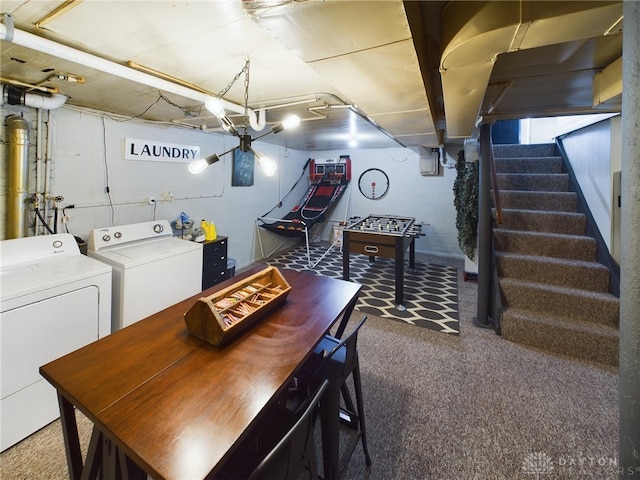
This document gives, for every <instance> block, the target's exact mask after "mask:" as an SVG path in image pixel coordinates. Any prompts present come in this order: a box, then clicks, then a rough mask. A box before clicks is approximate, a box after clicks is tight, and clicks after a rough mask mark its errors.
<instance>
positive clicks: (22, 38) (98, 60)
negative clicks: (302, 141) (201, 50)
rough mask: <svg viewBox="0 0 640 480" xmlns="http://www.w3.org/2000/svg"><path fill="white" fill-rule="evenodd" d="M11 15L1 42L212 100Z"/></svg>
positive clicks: (231, 106) (235, 108) (0, 30)
mask: <svg viewBox="0 0 640 480" xmlns="http://www.w3.org/2000/svg"><path fill="white" fill-rule="evenodd" d="M7 15H8V14H7ZM7 15H5V23H0V40H6V41H8V42H12V43H14V44H16V45H21V46H23V47H26V48H30V49H32V50H35V51H37V52H41V53H46V54H47V55H53V56H54V57H57V58H61V59H63V60H67V61H70V62H75V63H79V64H80V65H83V66H85V67H89V68H93V69H95V70H99V71H101V72H104V73H108V74H110V75H115V76H118V77H120V78H124V79H126V80H131V81H132V82H136V83H140V84H143V85H147V86H148V87H152V88H157V89H158V90H163V91H165V92H170V93H174V94H176V95H180V96H181V97H184V98H190V99H191V100H196V101H198V102H202V103H205V102H206V101H207V100H208V99H210V98H211V95H207V94H206V93H202V92H199V91H197V90H193V89H192V88H187V87H184V86H182V85H178V84H176V83H173V82H169V81H167V80H164V79H162V78H158V77H155V76H153V75H149V74H147V73H144V72H139V71H137V70H134V69H133V68H130V67H126V66H124V65H120V64H118V63H114V62H111V61H109V60H105V59H104V58H102V57H98V56H96V55H92V54H90V53H86V52H83V51H81V50H77V49H75V48H71V47H68V46H66V45H63V44H61V43H57V42H54V41H52V40H49V39H47V38H44V37H39V36H37V35H33V34H31V33H29V32H25V31H23V30H19V29H17V28H13V24H12V21H10V22H9V23H8V24H7ZM220 101H221V102H222V103H223V106H224V108H225V110H229V111H232V112H236V113H242V114H244V111H245V109H244V106H243V105H238V104H235V103H232V102H229V101H228V100H225V99H223V98H221V99H220ZM248 115H249V118H250V120H251V119H253V120H252V121H255V122H256V126H257V127H259V123H260V122H259V119H258V118H257V116H256V112H255V111H253V110H251V109H249V111H248Z"/></svg>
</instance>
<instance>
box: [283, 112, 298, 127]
mask: <svg viewBox="0 0 640 480" xmlns="http://www.w3.org/2000/svg"><path fill="white" fill-rule="evenodd" d="M298 125H300V117H299V116H298V115H289V116H288V117H287V118H285V119H284V120H283V121H282V128H284V129H285V130H288V129H290V128H295V127H297V126H298Z"/></svg>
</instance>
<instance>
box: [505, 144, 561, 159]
mask: <svg viewBox="0 0 640 480" xmlns="http://www.w3.org/2000/svg"><path fill="white" fill-rule="evenodd" d="M557 154H558V152H557V150H556V144H555V143H538V144H533V145H524V144H519V143H518V144H499V145H494V146H493V155H494V157H496V158H504V157H552V156H554V155H557Z"/></svg>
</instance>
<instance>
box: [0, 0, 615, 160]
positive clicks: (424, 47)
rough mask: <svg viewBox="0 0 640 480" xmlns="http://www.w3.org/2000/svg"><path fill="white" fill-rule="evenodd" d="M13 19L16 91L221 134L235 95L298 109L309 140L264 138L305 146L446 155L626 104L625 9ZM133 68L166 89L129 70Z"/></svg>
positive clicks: (530, 6)
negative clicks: (482, 139)
mask: <svg viewBox="0 0 640 480" xmlns="http://www.w3.org/2000/svg"><path fill="white" fill-rule="evenodd" d="M0 9H1V10H2V13H3V14H6V13H10V14H11V17H12V20H13V22H14V24H15V33H16V34H15V35H14V38H13V41H6V40H3V41H2V42H1V43H0V48H1V64H0V67H1V77H2V83H3V84H4V85H5V86H6V85H11V86H12V87H14V88H17V89H20V90H21V91H24V92H30V93H36V94H39V95H40V94H41V95H48V93H47V92H52V91H57V92H59V93H60V94H63V95H65V96H67V97H68V99H67V101H66V103H67V104H68V105H76V106H81V107H86V108H91V109H96V110H100V111H106V112H111V113H115V114H118V115H120V116H122V117H139V118H143V119H147V120H154V121H162V122H168V123H171V124H179V125H183V126H187V127H190V128H201V129H203V130H206V131H214V132H217V131H220V128H219V122H218V120H217V119H216V118H215V117H214V116H213V115H212V114H211V113H209V112H208V111H207V110H206V109H204V108H203V102H204V99H206V98H207V97H208V96H210V95H218V94H220V93H221V92H224V94H223V98H224V99H225V100H226V101H228V102H230V103H232V104H234V105H235V108H232V109H231V110H227V111H228V112H230V117H231V119H232V121H233V123H234V124H235V125H236V126H238V127H243V126H244V125H246V124H247V120H246V117H245V116H244V105H245V100H246V102H247V104H248V107H249V109H250V110H251V111H252V112H258V117H259V118H260V111H261V110H262V109H265V111H266V114H265V115H266V122H267V125H270V124H273V123H277V122H279V121H281V120H282V119H283V118H284V116H285V115H286V114H289V113H297V114H298V115H299V116H300V117H301V118H302V120H303V122H302V125H301V127H300V128H299V129H298V130H296V131H295V132H290V131H287V132H283V133H281V134H278V135H273V134H271V135H267V136H266V137H265V138H264V139H263V141H271V142H274V143H277V144H282V145H286V146H288V147H290V148H295V149H301V150H330V149H343V148H353V147H357V148H381V147H390V146H400V145H404V146H408V147H431V146H436V145H441V144H443V143H447V142H450V141H456V139H458V138H464V137H468V136H471V135H473V134H474V127H475V124H476V122H477V119H478V117H482V118H485V119H489V120H495V119H501V118H522V117H527V116H545V115H563V114H576V113H593V112H594V111H598V112H602V111H619V109H620V101H619V93H617V92H618V91H620V92H621V73H618V71H617V69H616V67H615V62H616V60H617V59H619V58H620V56H621V52H622V40H621V34H620V31H621V28H622V22H621V16H622V3H621V2H595V1H593V2H526V1H523V2H520V1H512V2H442V1H429V2H419V1H408V2H402V1H349V0H346V1H340V0H333V1H332V0H328V1H318V0H243V1H240V0H223V1H204V0H191V1H184V2H181V1H166V0H151V1H134V0H128V1H115V0H111V1H102V0H84V1H82V0H69V1H59V0H46V1H42V0H26V1H25V0H3V1H2V4H1V6H0ZM3 22H4V24H5V25H7V18H5V19H4V20H3ZM5 30H7V29H6V28H5ZM9 30H10V29H9ZM7 32H8V30H7ZM39 37H41V38H45V39H48V40H50V41H52V42H50V43H51V44H52V45H54V46H55V45H60V46H61V48H49V47H51V45H50V44H49V43H47V44H46V45H45V46H42V45H38V42H37V41H33V40H34V38H35V39H36V40H37V39H38V38H39ZM22 38H27V39H28V41H26V42H22V41H21V39H22ZM53 42H55V43H53ZM67 47H71V48H72V49H73V51H74V52H80V53H81V54H82V55H84V56H80V57H77V56H74V57H73V58H69V57H68V56H67V55H66V54H67V53H68V50H70V49H68V48H67ZM94 58H97V59H99V60H100V62H102V63H97V64H94V63H93V62H92V61H91V60H92V59H94ZM247 60H249V61H250V66H249V90H248V92H249V94H248V98H246V99H245V97H244V93H245V75H244V74H243V73H241V72H242V69H243V67H244V66H245V63H246V62H247ZM103 64H108V65H110V66H111V65H113V66H115V67H117V68H115V69H114V70H115V73H114V71H113V70H112V69H111V68H108V69H104V68H102V67H103ZM132 69H135V70H136V74H137V75H140V72H141V71H142V72H144V73H143V74H142V79H143V80H144V79H147V80H149V79H151V80H153V81H150V82H143V81H141V79H140V78H138V77H136V78H135V79H134V80H132V79H131V77H129V76H128V75H121V74H120V73H122V71H123V70H126V71H131V70H132ZM125 73H126V72H125ZM238 73H240V75H239V76H238V77H237V80H235V81H234V79H235V78H236V76H237V74H238ZM603 73H608V75H602V74H603ZM61 77H63V78H64V77H69V78H72V79H73V78H76V77H81V78H82V79H84V82H83V83H79V82H69V81H66V80H64V79H63V78H62V79H61ZM123 77H124V78H123ZM598 78H600V83H598V81H596V79H598ZM158 82H160V83H158ZM162 82H164V83H162ZM25 85H30V87H26V86H25ZM150 85H151V86H150ZM594 85H602V86H603V88H602V89H601V88H600V87H597V88H594ZM165 86H176V87H175V88H168V87H167V88H164V87H165ZM34 87H36V88H35V89H34ZM596 90H598V91H597V92H596ZM185 92H187V93H185ZM602 92H606V95H605V94H602ZM596 97H598V98H600V100H598V101H597V102H594V98H596ZM594 104H595V106H594ZM247 128H248V131H249V132H250V133H251V134H252V135H253V136H254V138H255V136H257V135H260V134H261V132H258V131H255V130H253V129H250V128H249V127H247ZM265 131H266V130H265ZM262 133H263V132H262ZM353 142H356V143H353Z"/></svg>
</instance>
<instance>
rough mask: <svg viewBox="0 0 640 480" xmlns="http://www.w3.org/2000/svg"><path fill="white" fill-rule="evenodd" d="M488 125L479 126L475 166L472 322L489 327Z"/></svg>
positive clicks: (489, 220) (489, 204) (489, 129)
mask: <svg viewBox="0 0 640 480" xmlns="http://www.w3.org/2000/svg"><path fill="white" fill-rule="evenodd" d="M490 149H491V124H489V123H483V124H482V126H481V127H480V160H479V161H480V165H479V166H478V167H479V168H478V176H479V182H480V185H479V189H478V251H477V252H476V257H477V259H478V311H477V317H476V318H475V322H474V323H475V325H476V326H478V327H483V328H490V327H491V322H490V318H489V309H490V305H491V298H490V295H491V284H490V282H491V200H490V182H489V176H490V173H491V170H490V163H489V162H490V159H491V157H490V155H491V150H490Z"/></svg>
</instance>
